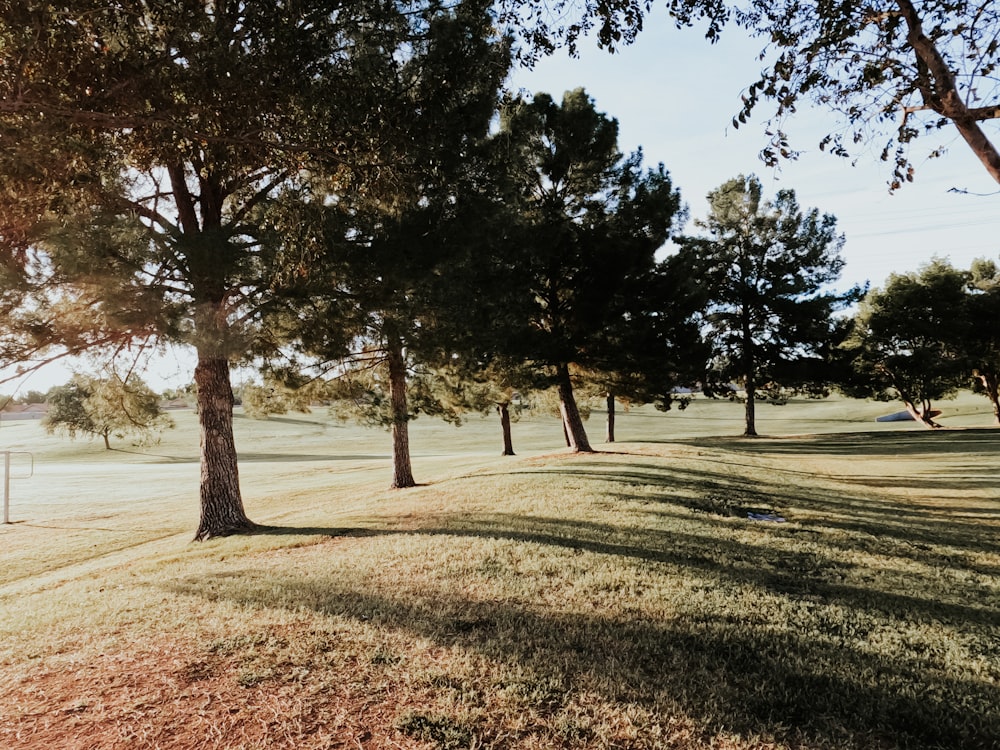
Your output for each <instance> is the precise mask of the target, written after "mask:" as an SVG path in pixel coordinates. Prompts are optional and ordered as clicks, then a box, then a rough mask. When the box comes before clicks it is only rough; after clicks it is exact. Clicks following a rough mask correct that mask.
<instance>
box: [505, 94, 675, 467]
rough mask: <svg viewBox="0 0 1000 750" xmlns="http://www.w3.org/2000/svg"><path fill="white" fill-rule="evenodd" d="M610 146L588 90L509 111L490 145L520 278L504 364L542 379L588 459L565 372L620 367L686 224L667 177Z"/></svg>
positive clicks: (612, 140)
mask: <svg viewBox="0 0 1000 750" xmlns="http://www.w3.org/2000/svg"><path fill="white" fill-rule="evenodd" d="M617 140H618V123H617V121H616V120H614V119H612V118H609V117H607V116H606V115H604V114H602V113H600V112H598V111H597V110H596V108H595V107H594V103H593V101H592V100H591V99H590V98H589V97H588V96H587V94H586V93H585V92H584V90H583V89H577V90H575V91H570V92H566V94H565V95H564V96H563V99H562V102H561V103H557V102H556V101H554V100H553V99H552V97H551V96H549V95H548V94H537V95H535V97H534V98H533V99H532V100H530V101H528V100H524V99H513V100H511V101H509V102H507V103H506V105H505V106H504V108H503V110H502V113H501V123H500V132H499V134H498V136H497V147H498V151H499V153H501V154H503V155H504V156H505V157H506V159H507V163H506V165H505V169H506V170H507V174H506V180H507V186H506V187H505V188H504V198H505V202H506V204H507V206H508V209H509V211H510V213H509V214H508V215H509V216H510V221H511V224H512V226H511V228H510V229H509V231H508V234H507V235H506V238H505V241H504V246H503V247H504V249H503V251H502V252H501V257H500V259H499V260H500V262H501V265H502V266H503V267H504V268H514V269H516V276H514V275H512V274H509V273H508V274H507V275H506V278H507V279H509V280H510V284H511V286H510V287H509V288H508V289H507V290H506V296H505V298H504V299H505V304H506V305H508V309H507V310H506V311H505V312H504V313H503V314H504V315H505V318H504V320H507V321H509V322H510V323H511V325H513V326H514V329H513V330H510V329H508V330H507V331H506V333H505V341H506V342H507V344H508V345H509V346H510V347H511V351H508V352H506V353H507V354H509V355H512V356H514V358H516V359H521V360H524V361H528V362H531V363H533V365H534V366H535V367H537V368H541V369H544V370H546V371H547V373H548V375H549V377H550V378H551V381H552V383H553V384H554V385H555V387H556V388H557V389H558V393H559V401H560V409H561V413H562V419H563V427H564V430H565V433H566V435H567V437H568V441H569V445H570V447H571V448H572V449H573V450H574V451H579V452H589V451H590V450H591V447H590V442H589V440H588V438H587V434H586V431H585V429H584V426H583V421H582V419H581V418H580V414H579V408H578V406H577V403H576V398H575V396H574V390H573V389H574V386H573V379H572V377H571V371H572V369H574V368H575V369H584V368H585V369H601V370H608V371H611V370H614V369H616V367H617V366H618V364H621V362H617V364H616V360H619V358H623V357H625V349H624V348H623V347H622V346H618V345H616V341H620V339H619V338H618V337H616V335H615V334H616V332H620V331H621V330H623V328H624V329H627V328H628V325H627V322H628V320H629V319H630V317H633V313H635V312H638V311H640V309H641V306H642V292H641V291H640V286H641V280H643V279H649V278H651V277H652V276H651V275H652V272H653V269H654V267H655V264H656V259H655V253H656V251H657V250H658V249H659V248H660V247H661V246H662V245H663V244H664V242H665V241H666V239H667V238H668V237H669V234H670V232H671V230H672V229H673V228H674V224H675V222H676V221H677V220H678V219H680V218H681V217H682V216H683V212H682V210H681V202H680V194H679V193H678V191H676V190H675V189H674V187H673V185H672V183H671V181H670V177H669V175H668V174H667V172H666V170H665V169H664V167H663V165H662V164H661V165H659V166H658V167H657V168H656V169H651V170H646V171H644V170H643V169H642V154H641V152H637V153H634V154H632V155H631V156H629V157H624V156H623V155H622V154H621V153H620V152H619V150H618V144H617ZM571 366H572V367H571Z"/></svg>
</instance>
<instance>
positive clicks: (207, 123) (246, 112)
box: [0, 0, 447, 539]
mask: <svg viewBox="0 0 1000 750" xmlns="http://www.w3.org/2000/svg"><path fill="white" fill-rule="evenodd" d="M442 7H443V4H442V3H439V2H436V0H428V1H427V2H417V3H410V2H400V3H394V2H388V3H386V2H376V1H375V0H372V1H371V2H369V1H368V0H357V2H351V3H342V2H331V1H330V0H306V2H276V3H230V2H224V3H204V4H197V3H196V4H191V3H153V4H146V3H140V4H132V5H129V4H124V5H123V4H121V3H111V4H107V3H103V4H102V3H96V2H86V1H85V2H80V3H75V4H73V5H72V7H70V8H65V7H63V6H58V7H57V6H53V5H51V4H49V3H43V2H28V3H21V4H16V5H15V6H14V8H13V9H12V10H11V12H9V13H5V14H4V15H3V18H2V21H0V38H2V39H3V41H4V43H5V59H6V60H7V61H8V64H6V65H5V66H3V68H2V69H0V94H2V99H0V119H2V127H3V130H2V132H3V133H4V134H8V133H10V134H16V135H17V136H18V137H23V138H25V139H31V138H32V137H34V136H33V134H32V131H31V126H32V124H33V123H35V122H37V121H40V120H41V121H46V122H48V121H50V120H54V121H56V122H59V123H62V124H63V125H62V130H63V131H67V130H72V132H73V135H74V138H73V140H66V139H65V138H62V139H61V140H60V141H59V142H60V143H61V144H62V145H63V147H64V150H66V151H67V152H68V153H67V154H66V156H65V158H64V159H62V160H61V165H62V167H63V168H62V170H61V171H56V172H53V173H52V174H50V175H49V176H50V177H51V180H52V181H53V182H54V184H55V185H57V186H58V188H59V189H58V190H49V191H48V193H46V196H51V195H55V196H58V200H48V201H47V202H46V205H45V208H46V209H47V210H48V212H49V215H50V216H51V217H52V218H51V220H50V221H48V222H46V223H40V222H38V221H35V222H33V223H32V226H31V230H32V236H33V237H34V238H35V239H36V242H35V244H34V247H35V248H37V249H38V251H39V252H41V253H42V255H43V257H42V259H41V260H40V261H39V262H38V263H37V264H36V265H35V270H36V272H37V273H36V278H35V279H33V280H34V281H35V282H36V286H37V287H39V288H53V287H55V286H58V287H59V292H58V293H57V294H54V295H53V296H52V298H51V300H52V302H53V304H58V305H70V306H71V307H72V308H73V309H74V311H84V312H87V313H88V318H89V323H88V324H87V325H82V326H81V327H80V328H79V333H78V331H77V328H75V327H74V328H73V329H72V330H70V331H69V334H65V333H64V332H63V331H62V327H63V326H62V324H61V321H64V320H68V319H70V318H69V317H68V316H61V315H58V314H52V313H51V312H49V311H46V310H45V309H44V308H38V307H37V306H35V307H32V308H30V309H29V310H28V313H29V315H28V317H29V318H31V317H32V316H33V317H34V318H40V319H41V320H40V321H37V322H36V321H34V320H28V321H27V323H28V325H26V326H25V327H24V328H23V329H22V330H23V331H27V332H29V333H30V334H31V337H33V339H32V340H33V341H34V340H37V341H38V345H39V346H44V345H46V344H62V345H64V346H67V348H70V347H76V348H84V347H86V346H90V345H95V344H100V343H109V342H111V343H122V342H127V341H129V340H131V339H132V338H134V337H136V336H143V337H148V336H157V337H161V338H163V339H168V340H173V341H179V342H182V343H185V344H189V345H191V346H193V347H194V348H195V350H196V351H197V358H198V363H197V366H196V368H195V382H196V383H197V386H198V388H197V394H198V414H199V420H200V423H201V453H202V456H201V462H202V473H201V489H200V500H201V519H200V522H199V526H198V530H197V532H196V538H197V539H207V538H210V537H213V536H220V535H225V534H230V533H238V532H242V531H247V530H251V529H253V528H254V524H253V523H252V522H251V521H250V519H249V518H248V517H247V515H246V513H245V511H244V508H243V502H242V497H241V493H240V487H239V474H238V467H237V460H236V448H235V442H234V439H233V431H232V408H233V393H232V387H231V384H230V372H229V369H230V365H231V363H232V362H233V361H234V360H238V359H241V358H244V357H247V356H250V354H251V353H260V352H263V351H267V350H268V349H269V348H271V347H273V346H274V345H276V344H277V343H278V342H277V340H276V339H275V337H274V336H273V335H271V333H270V332H268V331H265V330H263V329H262V327H261V325H260V321H261V316H262V314H263V313H264V311H266V310H267V309H268V307H269V306H271V305H276V304H281V303H283V302H282V300H280V299H279V298H278V296H277V294H276V293H277V290H279V289H280V288H281V281H282V280H283V279H284V278H285V277H286V276H288V275H295V274H303V273H306V272H307V271H308V269H309V259H310V253H311V243H313V242H314V237H313V234H312V232H311V231H310V229H309V228H308V227H305V226H300V227H298V228H297V229H296V231H294V232H288V233H285V234H282V233H281V232H279V231H278V230H280V229H282V228H283V225H282V217H283V216H286V215H287V214H288V211H289V209H288V206H289V205H293V204H295V203H300V204H301V203H304V202H306V203H307V202H309V201H310V200H313V199H314V198H315V195H316V192H315V190H313V189H312V188H311V186H312V185H313V184H314V183H315V182H316V181H320V180H321V181H322V182H323V188H322V189H323V191H324V193H325V192H328V191H329V190H330V187H329V186H330V185H331V183H332V184H334V185H336V187H335V188H334V189H335V190H336V191H339V192H340V193H346V192H348V191H358V190H364V189H368V190H372V189H375V188H376V187H377V186H378V185H381V184H383V183H391V182H392V181H393V180H394V175H395V165H396V164H397V163H398V161H399V152H400V150H401V149H405V147H406V145H407V144H409V143H410V142H411V140H412V138H413V137H414V135H415V134H414V132H413V131H412V128H411V125H410V123H411V122H412V121H413V120H414V119H415V118H416V115H417V114H418V113H422V112H423V111H424V107H425V105H428V108H429V109H430V110H431V111H435V112H436V111H439V110H435V108H434V107H433V105H432V104H428V102H427V101H420V100H419V99H418V98H417V97H413V96H408V97H401V96H399V94H400V81H399V79H398V77H397V74H398V72H399V67H400V65H401V62H402V61H404V60H409V59H411V58H412V56H413V55H414V54H415V53H414V49H415V48H417V47H419V40H420V39H421V38H422V37H423V36H424V35H426V33H427V31H428V29H429V26H430V23H431V21H432V19H433V18H434V17H436V16H438V15H440V14H441V13H442V12H443V11H442ZM440 69H441V68H440V67H437V68H435V70H438V71H440ZM445 88H447V87H445ZM251 92H252V95H251ZM422 92H423V93H424V94H432V93H433V88H432V87H431V86H430V85H429V84H428V85H426V86H424V88H423V89H422ZM36 150H37V151H38V152H39V153H42V152H43V151H44V149H36ZM45 168H46V162H39V163H36V164H35V169H36V171H38V170H44V169H45ZM81 175H82V176H83V177H84V178H86V179H81ZM77 183H81V184H83V185H85V187H86V189H83V187H80V186H79V185H78V184H77ZM15 208H17V206H16V205H15ZM19 215H24V214H23V212H20V213H19ZM305 215H307V212H304V211H300V212H299V214H298V216H299V217H302V216H305ZM29 223H31V222H29ZM54 230H58V231H54ZM10 236H11V238H12V239H11V242H12V243H14V244H13V245H12V246H13V247H15V248H16V246H17V245H16V243H17V242H19V241H20V240H19V238H20V237H21V235H20V234H18V233H17V232H11V234H10ZM22 299H23V298H22ZM81 317H82V316H81V315H78V316H77V317H76V318H73V320H79V319H81ZM95 331H97V332H104V331H106V334H105V335H97V334H96V333H95ZM38 332H41V334H42V335H41V337H40V338H39V337H38V336H36V334H37V333H38ZM29 338H30V337H29ZM29 343H30V342H29ZM29 349H30V347H29Z"/></svg>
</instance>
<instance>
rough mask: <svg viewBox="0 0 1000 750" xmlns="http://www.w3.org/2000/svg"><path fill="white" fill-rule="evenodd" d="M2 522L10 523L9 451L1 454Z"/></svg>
mask: <svg viewBox="0 0 1000 750" xmlns="http://www.w3.org/2000/svg"><path fill="white" fill-rule="evenodd" d="M3 522H4V523H10V451H4V452H3Z"/></svg>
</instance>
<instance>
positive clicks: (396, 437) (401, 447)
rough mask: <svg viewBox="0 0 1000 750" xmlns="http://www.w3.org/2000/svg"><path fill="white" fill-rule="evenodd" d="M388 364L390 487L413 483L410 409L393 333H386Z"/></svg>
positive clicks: (402, 362) (399, 344)
mask: <svg viewBox="0 0 1000 750" xmlns="http://www.w3.org/2000/svg"><path fill="white" fill-rule="evenodd" d="M386 339H387V346H388V356H387V360H388V365H389V404H390V409H391V411H392V484H391V485H389V486H390V487H392V488H394V489H402V488H404V487H414V486H416V484H417V483H416V482H415V481H414V479H413V467H412V466H411V464H410V426H409V425H410V412H409V405H408V404H407V401H406V362H405V360H404V359H403V343H402V341H400V340H399V337H398V336H396V335H395V334H391V333H390V334H389V335H387V337H386Z"/></svg>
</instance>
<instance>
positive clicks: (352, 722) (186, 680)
mask: <svg viewBox="0 0 1000 750" xmlns="http://www.w3.org/2000/svg"><path fill="white" fill-rule="evenodd" d="M289 677H290V675H289V674H283V675H280V676H279V675H265V674H262V675H257V676H254V675H252V674H248V672H247V670H246V669H245V665H242V664H241V663H240V657H238V656H237V655H236V654H220V653H218V652H216V653H212V652H211V651H208V652H206V651H204V650H202V649H198V648H193V647H189V646H188V647H186V646H183V645H180V644H173V643H163V644H160V645H157V646H156V647H154V648H149V649H144V650H136V651H130V652H129V653H107V654H100V655H98V656H96V657H94V658H92V659H89V660H88V661H86V662H76V661H67V662H66V663H63V664H55V663H53V664H49V665H46V666H45V667H43V668H42V669H40V670H39V671H36V672H33V673H31V674H26V675H19V676H18V677H15V678H13V679H3V680H0V694H2V695H4V705H3V708H2V712H0V716H2V720H0V747H4V748H7V750H28V749H29V748H30V749H32V750H34V749H36V748H38V749H41V748H46V749H48V748H60V750H84V749H86V750H111V749H112V748H114V749H117V748H171V749H176V750H185V749H186V748H191V749H192V750H193V749H195V748H198V749H199V750H200V749H203V748H227V750H228V749H230V748H248V749H249V748H274V749H275V750H277V749H279V748H321V747H322V748H359V747H364V748H419V747H426V745H425V744H423V743H419V742H416V741H415V740H413V739H411V738H408V737H406V736H405V735H403V734H401V733H400V732H399V731H397V730H396V729H395V727H394V722H395V721H396V720H397V717H398V716H399V715H400V713H399V712H400V709H401V707H402V706H403V704H405V702H406V701H405V697H404V696H402V695H394V693H393V691H391V690H386V689H385V687H386V686H384V685H383V686H381V690H380V694H379V695H378V696H372V695H371V694H367V693H366V692H362V693H358V692H357V691H355V690H354V689H353V686H352V685H350V684H343V685H340V686H338V685H337V683H336V681H335V680H330V679H328V678H329V677H330V675H326V676H324V679H314V680H309V679H304V680H301V679H300V680H291V681H290V680H289ZM345 682H347V681H345Z"/></svg>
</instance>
